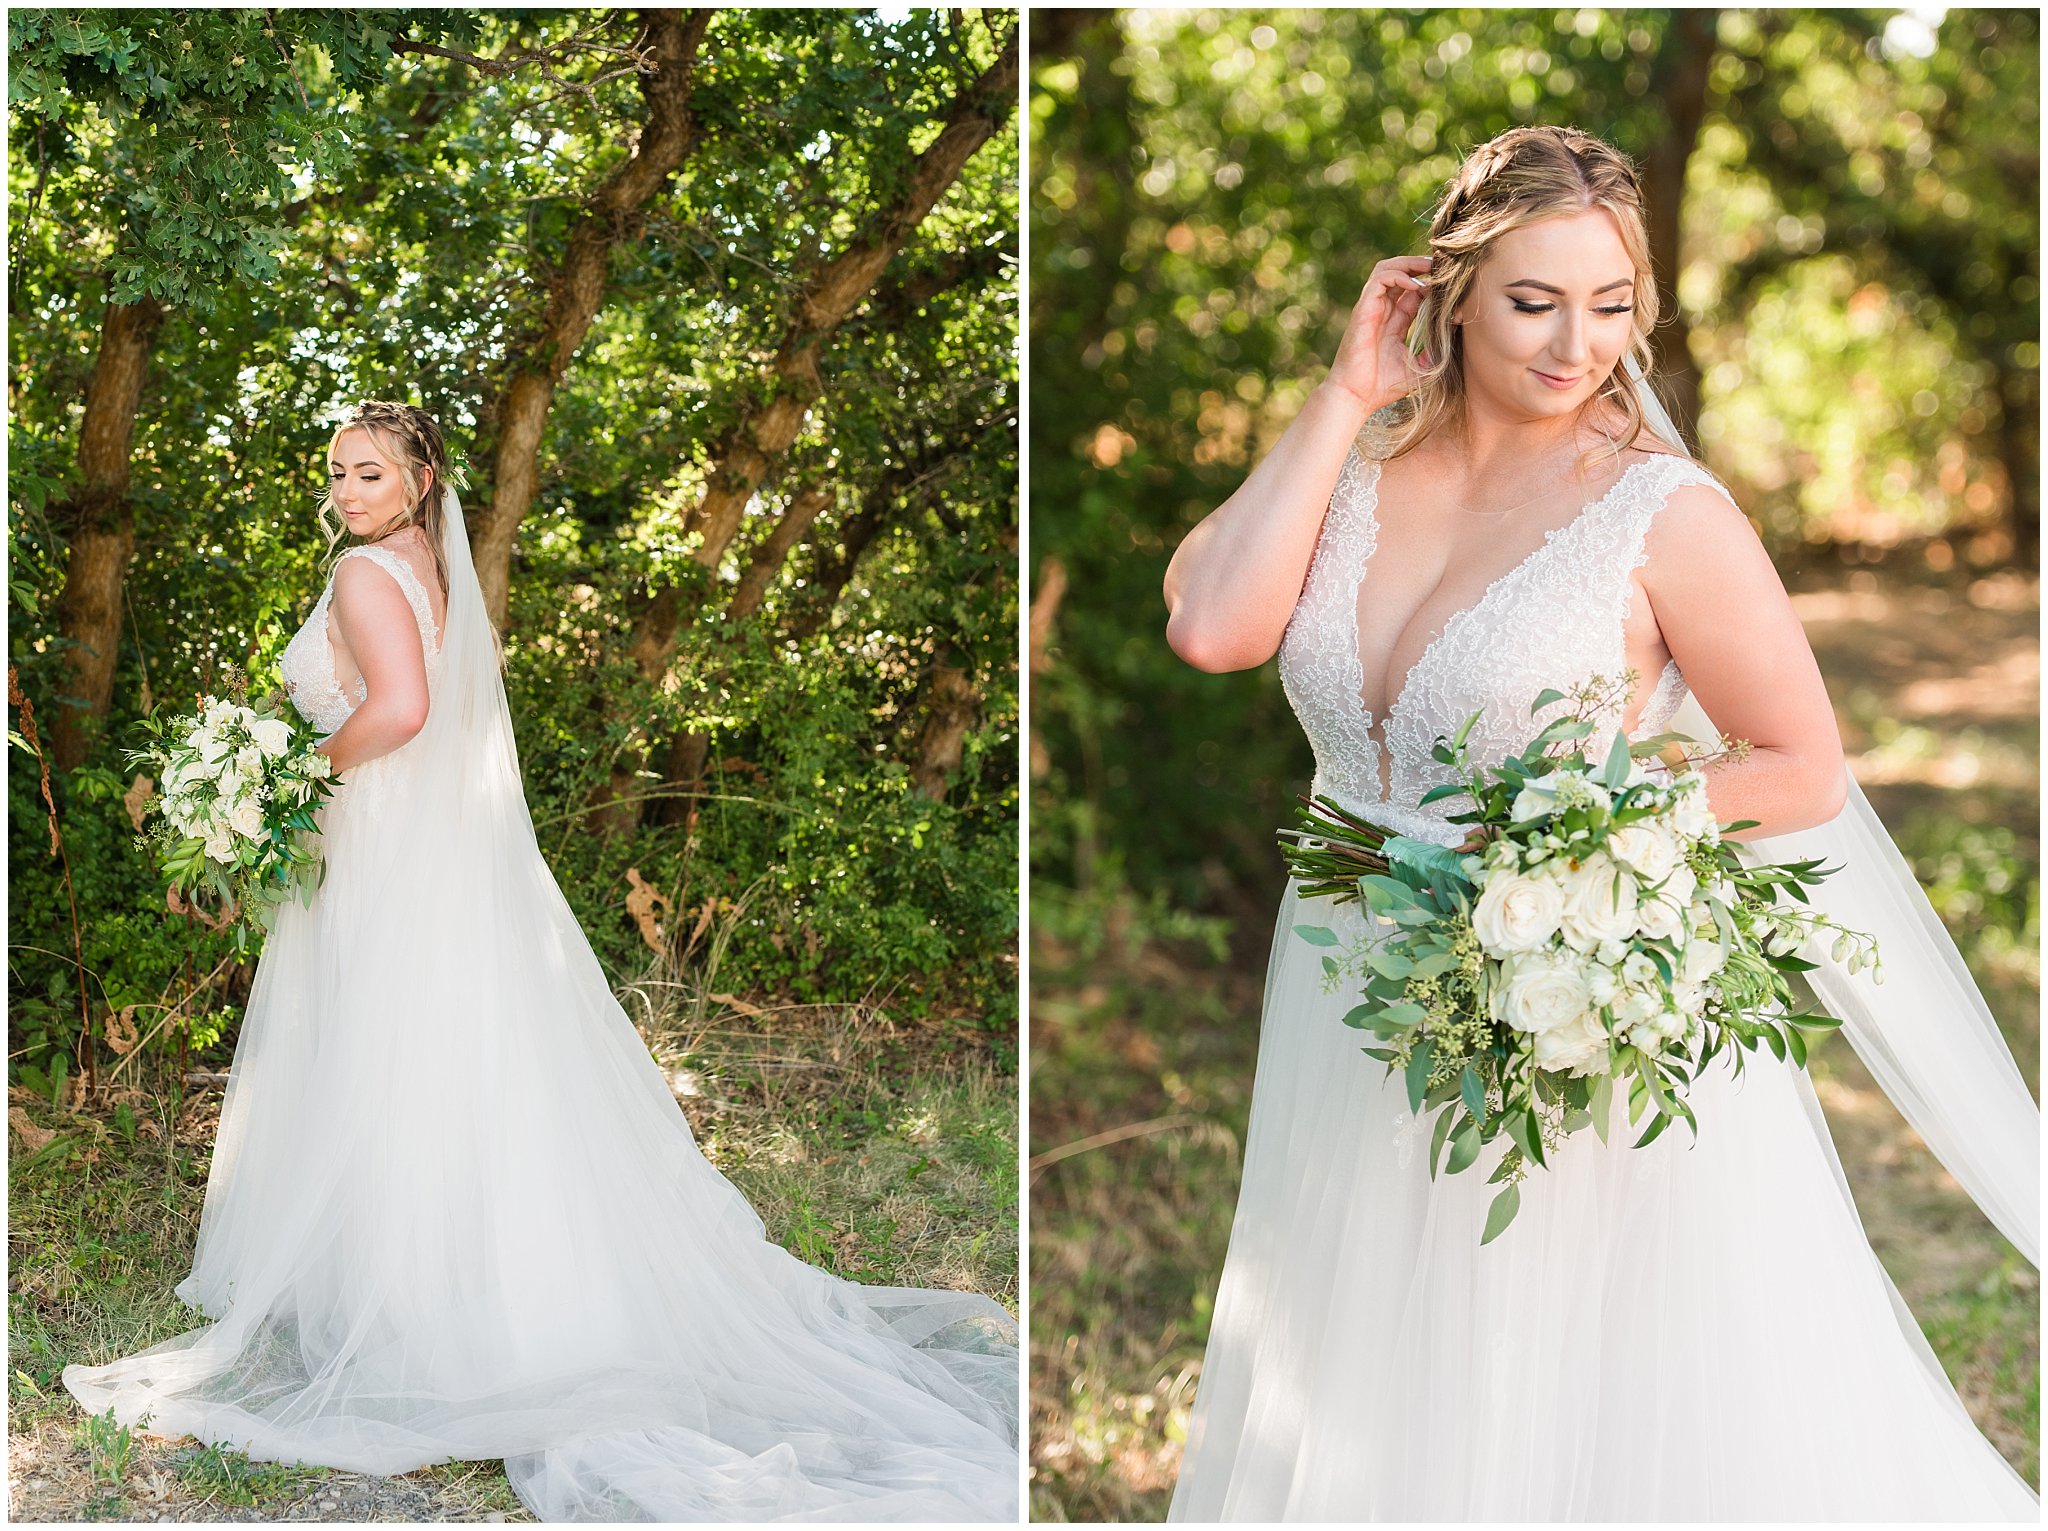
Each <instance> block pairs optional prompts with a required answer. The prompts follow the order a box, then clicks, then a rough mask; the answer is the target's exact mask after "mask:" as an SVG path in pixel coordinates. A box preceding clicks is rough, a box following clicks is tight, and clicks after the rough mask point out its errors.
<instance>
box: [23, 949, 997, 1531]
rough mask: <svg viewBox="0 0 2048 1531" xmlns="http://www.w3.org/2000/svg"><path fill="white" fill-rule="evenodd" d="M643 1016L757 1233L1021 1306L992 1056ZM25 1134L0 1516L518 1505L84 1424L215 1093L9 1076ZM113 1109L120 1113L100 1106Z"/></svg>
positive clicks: (466, 1488)
mask: <svg viewBox="0 0 2048 1531" xmlns="http://www.w3.org/2000/svg"><path fill="white" fill-rule="evenodd" d="M659 991H660V992H661V993H664V994H670V995H676V996H685V995H686V996H687V997H688V998H689V999H690V1001H691V1002H690V1003H689V1004H688V1005H687V1006H685V1005H683V1004H681V1003H680V1002H678V1003H675V1004H673V1005H668V1006H664V1005H660V1004H656V1005H654V1006H651V1007H650V1006H646V1005H641V1006H639V1007H638V1008H637V1009H636V1012H635V1013H636V1015H637V1017H638V1018H639V1019H640V1021H641V1029H642V1033H643V1035H644V1036H646V1037H647V1039H648V1041H649V1044H650V1047H651V1048H652V1050H653V1052H654V1053H655V1055H656V1057H657V1059H658V1061H659V1062H660V1063H661V1064H662V1066H663V1068H664V1069H665V1070H666V1071H667V1072H668V1074H669V1078H670V1082H671V1085H672V1086H673V1087H674V1088H675V1089H676V1090H677V1093H678V1098H679V1100H680V1102H681V1104H682V1107H683V1109H684V1111H685V1113H686V1114H687V1116H688V1117H689V1119H690V1122H691V1126H692V1130H693V1131H695V1132H696V1134H697V1136H698V1141H699V1142H700V1143H701V1144H702V1145H703V1147H704V1150H705V1153H706V1154H707V1156H708V1157H709V1158H710V1159H711V1161H712V1162H713V1163H714V1164H716V1165H717V1166H718V1167H719V1169H720V1170H721V1171H723V1172H724V1173H726V1174H728V1175H729V1176H730V1177H731V1178H732V1179H733V1181H734V1182H735V1183H736V1184H737V1185H738V1186H739V1187H740V1189H741V1190H742V1191H744V1192H745V1193H746V1195H747V1196H748V1198H749V1199H750V1200H751V1201H752V1202H753V1203H754V1205H755V1207H756V1209H757V1210H759V1211H760V1213H761V1215H762V1218H763V1220H764V1222H765V1223H766V1224H767V1226H768V1230H769V1234H770V1236H771V1237H773V1238H775V1239H777V1240H779V1241H781V1242H782V1243H783V1244H784V1245H785V1247H787V1248H790V1249H792V1250H794V1251H795V1252H796V1253H798V1254H799V1255H800V1256H802V1257H803V1258H804V1259H806V1260H809V1261H811V1262H812V1263H814V1264H819V1265H823V1266H825V1267H826V1268H827V1269H830V1270H832V1271H834V1272H836V1273H837V1274H839V1275H842V1276H846V1277H849V1278H851V1279H854V1280H858V1281H864V1282H869V1283H881V1284H885V1285H904V1286H940V1287H953V1288H961V1289H972V1290H976V1291H981V1292H986V1293H989V1294H990V1295H992V1296H994V1297H996V1298H997V1299H998V1300H999V1301H1001V1302H1003V1303H1004V1304H1005V1305H1006V1306H1008V1307H1009V1308H1010V1309H1011V1310H1012V1311H1013V1312H1014V1311H1015V1310H1016V1298H1017V1260H1018V1236H1017V1221H1018V1219H1017V1205H1016V1203H1017V1168H1016V1166H1017V1158H1016V1155H1017V1146H1016V1144H1017V1138H1016V1085H1015V1079H1014V1077H1013V1076H1012V1075H1009V1074H1007V1073H1005V1072H1002V1071H1001V1070H1000V1069H999V1068H998V1067H997V1065H996V1064H995V1062H994V1061H992V1060H991V1059H990V1058H987V1057H969V1058H961V1057H960V1056H958V1054H957V1051H942V1050H941V1049H940V1048H939V1047H938V1046H937V1045H936V1039H937V1038H938V1032H937V1030H936V1029H932V1030H924V1029H920V1028H919V1027H917V1026H915V1025H912V1024H909V1023H899V1022H898V1021H896V1020H894V1019H892V1018H891V1017H890V1016H889V1015H888V1014H887V1013H886V1012H884V1011H882V1010H879V1009H877V1008H875V1007H873V1006H805V1007H792V1008H788V1009H783V1010H777V1011H769V1010H763V1009H760V1008H757V1007H755V1006H752V1005H748V1004H746V1003H745V1002H744V1001H739V1000H733V999H731V998H729V997H723V998H722V1000H721V1002H720V1003H717V1004H710V1005H702V1006H700V1005H698V1004H697V1003H696V998H697V997H696V996H695V995H694V994H693V993H690V992H689V990H688V987H687V985H686V984H684V983H683V981H682V980H681V979H678V978H676V976H675V975H673V974H671V975H668V976H667V977H666V978H662V979H661V980H660V985H659ZM11 1104H12V1105H13V1106H14V1107H16V1108H18V1109H19V1110H20V1111H22V1112H23V1113H25V1114H26V1117H27V1119H28V1121H29V1123H30V1125H31V1127H32V1128H33V1129H35V1130H37V1131H38V1132H40V1131H53V1132H54V1134H55V1135H54V1136H53V1137H51V1138H50V1139H49V1140H48V1141H47V1142H43V1143H42V1144H41V1146H40V1147H37V1148H33V1149H31V1148H30V1146H29V1145H28V1144H27V1143H25V1142H24V1141H23V1139H22V1136H21V1134H19V1133H18V1132H17V1133H16V1134H15V1135H14V1152H15V1157H14V1158H13V1159H12V1160H11V1161H10V1163H9V1167H8V1168H9V1175H8V1180H9V1214H10V1215H9V1220H8V1239H9V1290H8V1312H9V1326H8V1328H9V1333H8V1343H9V1351H8V1356H9V1360H8V1365H9V1386H8V1426H9V1477H10V1496H9V1508H10V1512H11V1518H13V1519H15V1520H18V1521H26V1520H34V1521H73V1520H109V1519H160V1518H171V1519H178V1520H208V1521H221V1520H233V1521H269V1520H278V1519H286V1518H289V1519H294V1520H334V1521H425V1520H472V1521H473V1520H485V1519H488V1520H505V1521H517V1520H526V1519H529V1518H530V1517H529V1516H528V1515H527V1513H526V1511H525V1509H524V1508H523V1507H522V1506H521V1505H520V1504H519V1502H518V1500H517V1499H516V1498H515V1497H514V1495H513V1494H512V1491H511V1488H510V1486H509V1484H507V1482H506V1480H505V1475H504V1471H503V1467H502V1464H499V1463H495V1462H489V1463H471V1462H452V1463H446V1464H443V1465H440V1466H437V1467H428V1468H423V1469H421V1470H419V1471H418V1472H414V1473H408V1474H405V1475H404V1476H402V1477H398V1478H388V1479H387V1478H376V1477H371V1476H368V1475H365V1474H358V1473H344V1472H336V1471H332V1470H329V1469H326V1468H317V1467H303V1466H296V1465H286V1464H277V1463H264V1462H254V1461H251V1460H250V1459H249V1458H248V1457H246V1456H243V1455H242V1454H241V1453H239V1452H235V1451H231V1450H222V1449H220V1448H218V1447H213V1446H205V1445H201V1444H199V1443H197V1442H193V1441H191V1440H190V1439H189V1438H188V1439H185V1440H183V1441H164V1440H160V1439H157V1438H155V1437H151V1436H149V1435H147V1434H145V1433H143V1432H140V1431H134V1432H131V1431H129V1430H126V1429H123V1428H122V1427H120V1426H117V1425H115V1424H114V1423H113V1422H112V1421H111V1420H110V1419H88V1418H85V1417H83V1416H82V1415H81V1412H80V1410H79V1408H78V1405H77V1404H76V1403H75V1402H74V1401H73V1400H72V1398H71V1396H70V1395H69V1394H68V1393H66V1392H65V1391H64V1390H63V1387H62V1385H61V1383H60V1381H59V1374H60V1373H61V1371H62V1369H63V1367H64V1366H65V1364H67V1363H68V1362H71V1361H86V1362H97V1361H103V1360H107V1359H111V1358H113V1357H115V1356H118V1355H124V1354H128V1353H130V1352H132V1351H135V1350H139V1349H142V1348H144V1347H146V1346H148V1345H151V1344H154V1343H156V1342H158V1341H160V1340H163V1339H167V1338H169V1337H170V1336H172V1335H174V1334H178V1333H181V1332H182V1331H184V1330H185V1329H187V1328H190V1327H191V1326H192V1324H193V1322H194V1319H193V1316H192V1315H191V1314H190V1313H189V1312H188V1310H187V1309H186V1308H185V1307H184V1306H183V1304H181V1303H179V1302H178V1300H177V1299H176V1298H175V1297H174V1296H173V1295H172V1293H171V1288H172V1287H173V1286H174V1285H175V1284H176V1283H177V1282H178V1281H180V1280H182V1279H183V1278H184V1276H185V1275H186V1273H187V1272H188V1270H189V1269H190V1263H191V1254H192V1245H193V1240H194V1238H195V1237H196V1235H197V1232H198V1221H199V1209H200V1204H201V1201H202V1199H203V1193H204V1190H205V1184H206V1170H207V1159H208V1154H209V1152H210V1148H211V1143H212V1136H213V1131H214V1128H215V1126H216V1125H217V1119H218V1113H219V1096H218V1094H217V1093H215V1094H201V1095H199V1096H195V1097H193V1098H192V1099H190V1100H188V1101H185V1102H176V1101H169V1102H166V1101H158V1100H152V1099H148V1098H146V1097H141V1096H133V1097H128V1098H124V1099H123V1101H121V1102H120V1103H119V1104H118V1107H115V1106H112V1105H111V1104H110V1108H109V1109H108V1111H107V1112H106V1113H105V1114H104V1115H101V1114H88V1113H86V1112H83V1111H76V1110H64V1109H60V1108H57V1107H53V1106H52V1105H51V1104H50V1103H49V1102H48V1101H47V1100H44V1099H42V1098H40V1097H36V1096H33V1095H31V1094H30V1093H29V1092H27V1091H17V1092H15V1094H14V1096H13V1097H12V1101H11ZM117 1109H118V1110H123V1111H126V1112H127V1117H126V1119H125V1120H122V1121H121V1122H120V1123H119V1125H118V1126H117V1125H116V1117H115V1111H116V1110H117Z"/></svg>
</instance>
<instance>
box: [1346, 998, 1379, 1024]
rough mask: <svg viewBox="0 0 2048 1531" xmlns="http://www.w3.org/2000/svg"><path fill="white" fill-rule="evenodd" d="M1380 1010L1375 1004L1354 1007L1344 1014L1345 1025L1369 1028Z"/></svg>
mask: <svg viewBox="0 0 2048 1531" xmlns="http://www.w3.org/2000/svg"><path fill="white" fill-rule="evenodd" d="M1379 1008H1380V1007H1379V1006H1378V1005H1374V1004H1364V1005H1353V1006H1352V1007H1351V1008H1350V1009H1349V1010H1346V1011H1345V1012H1344V1024H1345V1025H1346V1026H1357V1027H1363V1026H1368V1025H1370V1024H1371V1023H1372V1018H1373V1017H1374V1016H1375V1015H1376V1014H1378V1013H1379Z"/></svg>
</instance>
